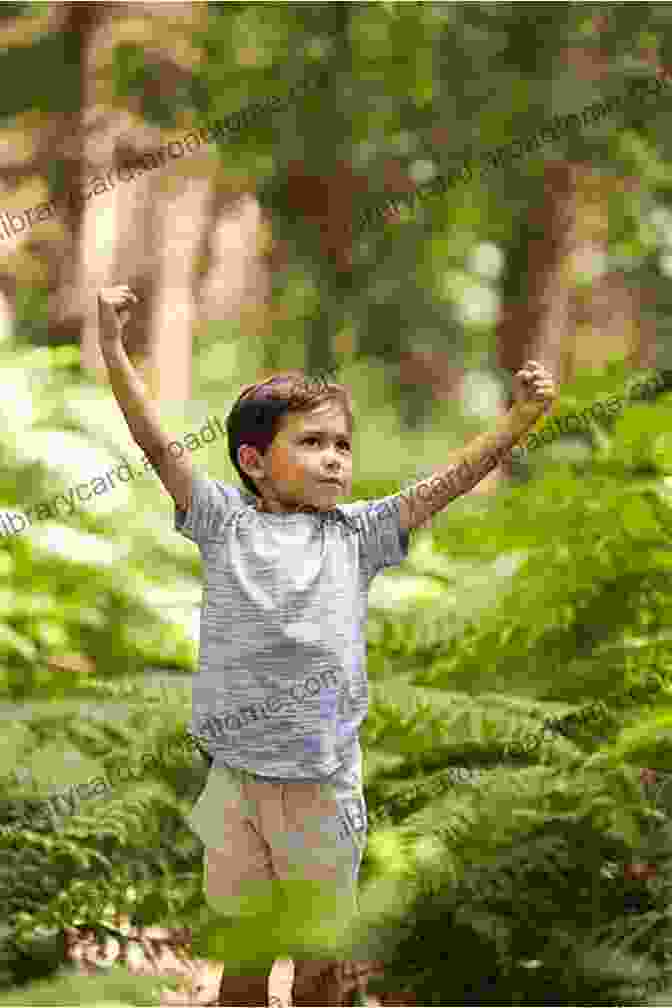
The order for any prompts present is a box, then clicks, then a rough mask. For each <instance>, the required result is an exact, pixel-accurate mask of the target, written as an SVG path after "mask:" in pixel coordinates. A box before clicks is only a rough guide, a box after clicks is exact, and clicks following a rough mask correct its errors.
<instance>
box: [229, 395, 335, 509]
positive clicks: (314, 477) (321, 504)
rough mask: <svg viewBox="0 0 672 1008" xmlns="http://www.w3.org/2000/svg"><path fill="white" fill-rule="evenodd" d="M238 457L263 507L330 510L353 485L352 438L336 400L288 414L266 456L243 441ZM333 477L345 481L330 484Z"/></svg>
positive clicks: (260, 507)
mask: <svg viewBox="0 0 672 1008" xmlns="http://www.w3.org/2000/svg"><path fill="white" fill-rule="evenodd" d="M238 457H239V460H240V463H241V467H242V468H244V470H245V472H246V473H247V474H248V475H249V476H251V478H252V479H253V480H254V482H255V484H256V485H257V487H258V488H259V490H260V492H261V494H262V497H263V501H261V502H260V504H259V509H260V510H262V511H275V512H278V513H283V512H291V511H297V510H301V509H302V510H309V511H310V510H315V511H330V510H331V509H332V508H334V507H335V506H336V501H337V498H338V497H340V496H342V495H344V494H345V495H349V494H350V492H351V489H352V439H351V437H350V431H349V430H348V425H347V420H346V417H345V414H344V413H343V410H342V408H341V407H340V405H339V404H338V403H335V402H325V403H322V404H321V405H320V406H317V407H316V408H315V409H314V410H311V412H310V413H287V414H286V415H285V416H284V417H283V418H282V426H281V428H280V430H279V431H278V433H277V434H276V436H275V438H274V439H273V441H272V442H271V444H270V445H269V447H268V450H267V451H266V454H265V455H260V454H259V452H258V451H257V450H256V449H255V448H253V447H251V446H250V445H241V447H240V449H239V453H238ZM329 478H332V479H337V480H338V481H339V483H338V484H336V483H327V482H325V480H327V479H329Z"/></svg>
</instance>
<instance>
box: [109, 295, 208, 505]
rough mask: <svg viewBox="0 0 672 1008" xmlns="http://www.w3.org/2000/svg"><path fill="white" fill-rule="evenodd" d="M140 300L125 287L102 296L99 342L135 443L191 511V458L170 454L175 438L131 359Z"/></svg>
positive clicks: (179, 503)
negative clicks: (129, 344) (129, 334)
mask: <svg viewBox="0 0 672 1008" xmlns="http://www.w3.org/2000/svg"><path fill="white" fill-rule="evenodd" d="M137 300H138V298H137V297H136V295H135V294H134V293H133V291H132V290H131V289H130V287H126V286H124V285H119V286H116V287H107V288H105V289H104V290H101V291H100V292H99V294H98V340H99V342H100V349H101V352H102V354H103V357H104V358H105V363H106V365H107V370H108V373H109V376H110V384H111V386H112V391H113V392H114V397H115V399H116V400H117V402H118V403H119V408H120V409H121V412H122V413H123V414H124V417H125V418H126V423H127V424H128V428H129V430H130V432H131V434H132V435H133V440H134V441H135V442H136V444H138V445H139V446H140V448H142V450H143V451H144V453H145V455H146V456H147V458H148V459H149V460H150V461H151V462H152V464H153V467H154V469H155V471H156V472H157V473H158V476H159V479H160V480H161V482H162V483H163V485H164V487H165V488H166V490H167V491H168V493H169V494H170V495H171V497H172V498H173V500H174V501H175V505H176V507H178V508H179V510H181V511H187V510H188V508H189V503H190V501H191V485H192V479H193V469H192V464H191V460H190V458H189V456H188V455H185V454H183V455H182V456H181V457H180V458H175V457H174V456H173V455H171V454H170V452H169V451H168V445H169V444H170V443H171V440H172V439H171V438H170V437H169V436H168V435H167V434H165V433H164V431H163V430H162V428H161V420H160V417H159V412H158V410H157V408H156V406H155V404H154V403H153V402H152V400H151V399H150V397H149V393H148V391H147V388H146V386H145V383H144V382H143V381H142V379H141V378H140V376H139V375H138V373H137V371H136V370H135V368H134V367H133V365H132V363H131V362H130V360H129V359H128V356H127V354H126V350H125V349H124V342H123V327H124V326H125V325H126V323H127V322H128V320H129V319H130V317H131V305H132V304H133V303H134V302H136V303H137Z"/></svg>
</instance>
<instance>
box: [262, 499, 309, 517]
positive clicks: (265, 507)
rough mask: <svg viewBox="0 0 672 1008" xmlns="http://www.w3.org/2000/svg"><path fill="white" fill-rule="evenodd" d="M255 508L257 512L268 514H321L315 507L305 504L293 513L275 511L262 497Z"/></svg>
mask: <svg viewBox="0 0 672 1008" xmlns="http://www.w3.org/2000/svg"><path fill="white" fill-rule="evenodd" d="M255 507H256V509H257V511H265V512H266V513H267V514H305V513H306V512H309V513H311V514H319V508H316V507H313V505H312V504H303V505H301V507H297V508H296V509H295V510H293V511H274V510H273V508H270V507H268V505H267V504H266V501H265V500H264V499H263V498H262V497H257V498H256V500H255Z"/></svg>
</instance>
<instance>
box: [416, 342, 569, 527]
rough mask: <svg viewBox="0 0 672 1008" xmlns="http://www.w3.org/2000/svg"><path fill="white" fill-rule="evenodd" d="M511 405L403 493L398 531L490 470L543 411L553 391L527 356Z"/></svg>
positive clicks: (539, 367) (540, 368)
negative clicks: (449, 459) (490, 427)
mask: <svg viewBox="0 0 672 1008" xmlns="http://www.w3.org/2000/svg"><path fill="white" fill-rule="evenodd" d="M514 394H515V400H514V403H513V406H512V407H511V409H510V410H509V412H508V413H507V414H506V416H504V417H502V419H501V420H499V421H498V423H497V425H496V427H495V429H494V430H492V431H488V432H487V433H486V434H480V435H479V436H478V437H477V438H474V440H473V441H470V442H469V444H467V445H465V447H464V448H463V449H462V451H460V452H459V453H458V454H457V456H456V457H455V458H454V460H453V461H452V462H451V463H450V465H447V466H444V467H443V468H442V469H437V471H436V472H435V473H434V474H433V475H432V476H431V477H430V478H429V479H428V480H422V481H421V482H419V483H416V484H415V485H414V486H412V487H410V488H409V490H408V491H407V494H408V496H407V497H403V496H402V498H401V504H400V527H401V529H402V531H404V532H407V531H408V530H409V529H415V528H418V527H419V526H420V525H422V524H423V523H424V522H426V521H427V520H428V519H429V518H431V517H432V515H434V514H436V512H437V511H441V510H442V509H443V508H444V507H445V506H446V505H447V504H449V503H450V501H452V500H455V498H456V497H459V496H460V495H461V494H463V493H467V491H468V490H471V489H472V487H475V486H476V484H477V483H480V481H481V480H482V479H483V478H484V477H485V476H487V475H488V473H489V472H492V470H493V469H494V468H495V467H496V466H498V465H499V463H500V462H501V461H502V459H503V458H504V457H505V456H506V455H508V454H509V452H510V451H511V448H512V447H513V446H514V445H515V444H517V443H518V442H519V441H520V439H521V438H522V437H523V435H524V434H525V433H526V432H527V431H528V430H529V429H530V427H532V426H533V425H534V424H535V423H536V422H537V420H538V419H539V417H540V416H541V414H542V413H548V412H549V410H550V408H551V405H552V403H553V400H554V398H555V396H556V391H555V385H554V383H553V379H552V377H551V375H550V372H549V371H547V370H546V368H545V367H543V366H542V365H541V364H538V363H537V361H532V360H530V361H527V362H526V363H525V365H524V367H523V368H521V370H520V371H518V372H517V374H516V375H515V377H514Z"/></svg>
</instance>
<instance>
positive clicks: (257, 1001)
mask: <svg viewBox="0 0 672 1008" xmlns="http://www.w3.org/2000/svg"><path fill="white" fill-rule="evenodd" d="M188 821H189V823H190V825H191V827H192V829H194V831H195V832H196V833H198V835H199V836H200V838H201V840H202V841H203V844H204V846H205V851H204V890H205V897H206V901H207V903H208V904H209V906H210V907H212V909H213V910H215V911H216V913H217V914H220V915H222V917H223V918H228V921H229V923H230V924H231V956H230V957H228V956H227V960H226V962H225V965H224V972H223V975H222V980H221V984H220V991H219V998H218V1003H219V1004H222V1005H238V1006H243V1005H245V1006H247V1008H250V1006H257V1005H260V1006H265V1005H267V1004H268V1001H267V989H268V981H267V976H268V970H269V968H270V963H271V962H272V956H271V957H270V959H268V957H266V959H265V958H264V955H263V952H261V953H260V950H259V948H258V943H257V942H255V941H254V921H253V920H252V919H251V915H252V914H254V913H255V910H254V909H252V906H251V904H252V903H254V904H255V907H257V908H258V907H259V903H260V902H261V903H267V902H268V901H269V900H271V901H272V899H273V896H274V894H273V892H272V891H271V890H272V888H273V870H272V864H271V857H270V851H269V849H268V845H267V844H266V843H265V842H264V841H263V839H262V837H261V836H260V835H259V832H258V831H257V830H256V829H255V826H254V821H255V809H254V807H253V805H251V804H250V802H249V801H247V799H246V797H245V795H244V794H243V788H242V776H241V772H240V771H237V770H234V769H232V768H230V767H221V768H217V769H214V768H213V769H211V771H210V774H209V775H208V779H207V782H206V786H205V788H204V790H203V792H202V794H201V795H200V797H199V799H198V801H197V803H196V805H195V807H194V809H193V811H192V813H191V815H190V816H189V817H188ZM275 885H276V886H277V883H275ZM276 898H277V894H276ZM251 938H252V940H250V939H251Z"/></svg>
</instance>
